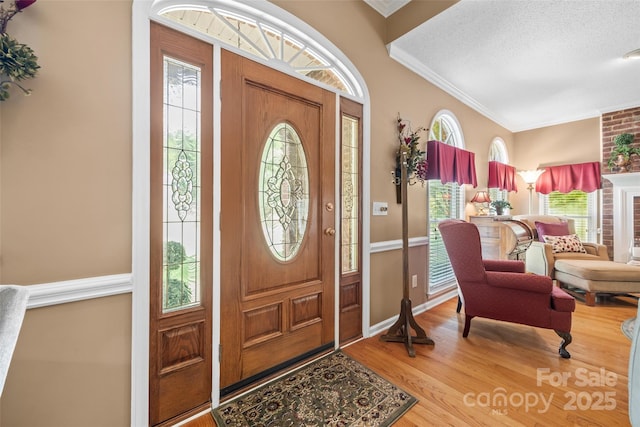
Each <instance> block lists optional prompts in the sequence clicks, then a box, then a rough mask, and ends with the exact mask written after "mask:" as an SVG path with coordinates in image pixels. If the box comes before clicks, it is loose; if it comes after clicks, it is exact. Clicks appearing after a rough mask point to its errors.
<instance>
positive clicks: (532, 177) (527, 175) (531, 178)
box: [518, 169, 544, 184]
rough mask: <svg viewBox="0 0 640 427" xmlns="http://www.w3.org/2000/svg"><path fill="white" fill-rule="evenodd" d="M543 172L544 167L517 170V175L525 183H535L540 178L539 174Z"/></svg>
mask: <svg viewBox="0 0 640 427" xmlns="http://www.w3.org/2000/svg"><path fill="white" fill-rule="evenodd" d="M543 172H544V169H533V170H526V171H518V175H520V176H521V177H522V179H524V182H526V183H527V184H535V182H536V181H537V180H538V178H540V175H542V173H543Z"/></svg>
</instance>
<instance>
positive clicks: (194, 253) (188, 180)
mask: <svg viewBox="0 0 640 427" xmlns="http://www.w3.org/2000/svg"><path fill="white" fill-rule="evenodd" d="M163 86H164V89H163V106H164V110H163V111H164V132H163V134H164V138H163V139H164V141H163V149H162V152H163V165H164V166H163V218H162V221H163V253H164V260H163V266H162V268H163V275H162V276H163V283H162V289H163V292H162V310H163V312H165V313H166V312H169V311H175V310H179V309H183V308H188V307H192V306H195V305H198V304H199V302H200V173H201V172H200V160H201V159H200V153H201V134H200V120H201V117H200V68H198V67H194V66H193V65H190V64H186V63H184V62H181V61H178V60H176V59H172V58H169V57H165V58H164V85H163Z"/></svg>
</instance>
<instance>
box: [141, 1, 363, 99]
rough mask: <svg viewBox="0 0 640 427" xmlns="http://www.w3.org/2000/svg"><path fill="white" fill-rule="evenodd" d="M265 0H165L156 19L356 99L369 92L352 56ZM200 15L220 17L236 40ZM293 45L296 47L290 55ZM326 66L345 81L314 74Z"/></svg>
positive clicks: (155, 10)
mask: <svg viewBox="0 0 640 427" xmlns="http://www.w3.org/2000/svg"><path fill="white" fill-rule="evenodd" d="M260 3H261V2H248V3H247V4H244V3H240V2H237V1H221V0H190V1H185V2H176V1H175V0H159V1H157V2H156V3H155V5H154V7H153V19H154V20H157V21H158V22H161V23H163V24H164V25H167V26H169V27H172V28H175V29H178V30H180V31H186V32H189V33H191V34H192V35H194V36H195V37H199V38H204V39H205V40H209V41H213V40H215V43H216V44H220V45H222V46H224V47H225V48H227V49H229V50H232V51H234V52H237V53H239V54H241V55H243V56H248V57H250V58H251V59H253V60H256V61H258V62H261V63H263V64H266V65H268V66H270V67H272V68H275V69H278V70H279V71H283V72H286V73H287V74H291V75H293V76H295V77H298V78H302V79H303V80H306V81H309V82H310V83H313V84H315V85H319V86H322V87H324V88H326V89H329V90H332V91H338V92H341V94H342V95H347V96H348V97H353V98H354V99H362V98H363V97H364V90H363V85H362V84H361V83H360V82H359V81H358V79H357V78H356V76H355V75H354V73H353V72H352V71H351V70H350V69H349V68H350V67H349V62H348V60H347V59H346V57H341V55H339V54H336V53H334V52H331V51H330V50H328V49H327V48H326V47H325V46H323V45H322V44H321V43H319V42H318V41H317V40H319V38H318V37H314V36H313V33H311V32H310V31H309V30H310V29H311V27H308V29H307V28H296V27H293V26H291V25H290V24H288V23H287V22H285V21H284V20H283V19H280V18H279V17H278V16H275V15H272V14H269V13H265V11H264V10H262V9H261V8H260ZM265 3H266V2H265ZM263 6H264V5H263ZM279 14H280V15H283V14H284V11H282V10H280V11H279ZM198 16H200V17H201V16H205V18H203V19H211V18H212V19H213V20H212V21H211V22H213V21H215V22H216V23H218V24H219V25H217V27H218V28H220V27H222V29H223V30H226V32H227V33H229V32H231V33H233V35H234V36H235V38H234V42H233V43H232V42H230V40H229V38H228V37H225V36H223V35H222V34H221V33H218V34H216V33H214V32H207V28H204V27H200V26H198ZM234 23H235V24H236V26H235V27H234V25H233V24H234ZM299 27H300V26H299ZM313 31H314V32H315V30H313ZM276 39H277V41H276ZM287 46H288V47H289V49H288V50H287V49H286V47H287ZM287 51H288V52H289V53H291V52H295V53H292V54H291V55H285V52H287ZM302 57H305V58H306V59H307V60H306V61H302V62H301V63H300V64H298V63H297V62H296V60H297V59H298V58H302ZM311 62H314V64H311ZM297 64H298V65H297ZM324 70H330V72H332V73H333V74H334V76H335V78H336V80H338V81H339V82H340V83H341V84H340V85H338V84H333V85H332V84H327V82H326V81H323V80H321V79H319V78H318V76H317V75H316V74H314V72H318V71H320V72H322V71H324Z"/></svg>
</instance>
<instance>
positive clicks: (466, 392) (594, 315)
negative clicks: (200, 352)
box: [186, 297, 637, 427]
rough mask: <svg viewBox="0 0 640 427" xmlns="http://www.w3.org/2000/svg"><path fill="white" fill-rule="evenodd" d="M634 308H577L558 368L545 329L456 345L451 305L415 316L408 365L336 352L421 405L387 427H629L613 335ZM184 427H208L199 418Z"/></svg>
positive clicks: (504, 330)
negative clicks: (418, 341) (419, 334)
mask: <svg viewBox="0 0 640 427" xmlns="http://www.w3.org/2000/svg"><path fill="white" fill-rule="evenodd" d="M636 304H637V302H636V300H635V299H634V298H626V297H624V298H622V297H621V298H610V299H604V300H603V301H601V300H599V301H598V304H597V305H596V306H595V307H587V306H586V305H585V304H584V303H583V302H581V301H577V304H576V305H577V307H576V312H575V313H574V315H573V328H572V334H573V342H572V343H571V344H570V345H569V346H568V347H567V349H568V350H569V352H570V353H571V359H562V358H560V356H559V355H558V346H559V344H560V338H559V337H558V336H557V335H556V334H555V333H554V332H553V331H551V330H546V329H537V328H532V327H529V326H523V325H515V324H509V323H504V322H496V321H492V320H485V319H479V318H475V319H473V321H472V322H471V330H470V333H469V337H468V338H462V327H463V325H464V316H463V315H462V314H456V312H455V307H456V300H450V301H448V302H446V303H444V304H442V305H440V306H438V307H436V308H434V309H432V310H429V311H427V312H425V313H422V314H420V315H419V316H416V320H417V321H418V323H419V324H420V325H421V326H422V327H423V328H424V329H425V330H426V331H427V335H429V337H430V338H432V339H433V340H434V341H435V346H424V345H416V346H415V348H416V357H415V358H410V357H409V356H408V355H407V352H406V350H405V348H404V345H403V344H401V343H389V342H383V341H381V340H380V339H379V336H375V337H372V338H368V339H364V340H360V341H358V342H355V343H353V344H351V345H350V346H348V347H346V348H344V352H345V353H346V354H348V355H350V356H351V357H353V358H354V359H356V360H358V361H360V362H361V363H363V364H364V365H366V366H367V367H369V368H370V369H372V370H374V371H375V372H377V373H378V374H379V375H381V376H383V377H385V378H387V379H388V380H389V381H391V382H393V383H394V384H396V385H398V386H399V387H401V388H403V389H404V390H406V391H407V392H409V393H411V394H413V395H414V396H415V397H417V398H418V399H419V402H418V403H417V404H416V405H415V406H414V407H413V408H411V410H409V411H408V412H407V413H406V414H405V415H404V416H403V417H402V418H401V419H400V420H398V421H397V422H396V424H394V426H398V427H402V426H427V425H428V426H445V425H449V426H498V425H505V426H519V425H522V426H533V425H536V426H550V425H558V426H572V425H575V426H628V425H630V423H629V418H628V391H627V370H628V363H629V350H630V346H631V341H630V340H629V339H628V338H627V337H625V336H624V334H623V333H622V332H621V329H620V325H621V323H622V321H623V320H625V319H628V318H630V317H634V316H635V315H636V310H637V305H636ZM186 425H187V426H188V427H211V426H215V422H214V421H213V418H212V417H211V416H210V415H206V416H204V417H200V418H199V419H197V420H194V421H192V422H190V423H188V424H186Z"/></svg>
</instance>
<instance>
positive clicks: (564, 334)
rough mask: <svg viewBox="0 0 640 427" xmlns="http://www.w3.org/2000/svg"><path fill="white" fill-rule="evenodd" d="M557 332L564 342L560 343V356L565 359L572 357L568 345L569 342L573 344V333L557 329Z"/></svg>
mask: <svg viewBox="0 0 640 427" xmlns="http://www.w3.org/2000/svg"><path fill="white" fill-rule="evenodd" d="M555 332H556V334H558V336H559V337H560V338H562V342H561V343H560V349H559V350H558V353H560V357H562V358H563V359H569V358H570V357H571V354H569V352H568V351H567V349H566V347H567V346H568V345H569V344H571V341H572V338H571V333H569V332H563V331H558V330H556V331H555Z"/></svg>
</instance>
